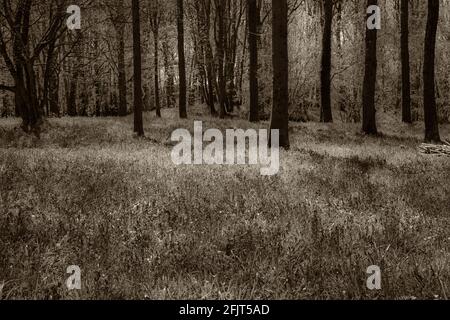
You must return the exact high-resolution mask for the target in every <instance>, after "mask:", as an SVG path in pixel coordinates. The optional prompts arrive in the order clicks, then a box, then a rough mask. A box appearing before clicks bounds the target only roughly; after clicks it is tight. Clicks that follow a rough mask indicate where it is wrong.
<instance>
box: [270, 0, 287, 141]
mask: <svg viewBox="0 0 450 320" xmlns="http://www.w3.org/2000/svg"><path fill="white" fill-rule="evenodd" d="M272 64H273V106H272V116H271V120H270V129H271V130H276V129H278V130H279V133H280V147H283V148H286V149H288V148H289V87H288V85H289V56H288V6H287V0H272Z"/></svg>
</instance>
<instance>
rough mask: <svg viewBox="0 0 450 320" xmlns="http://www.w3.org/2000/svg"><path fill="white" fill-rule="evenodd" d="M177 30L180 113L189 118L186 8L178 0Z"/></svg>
mask: <svg viewBox="0 0 450 320" xmlns="http://www.w3.org/2000/svg"><path fill="white" fill-rule="evenodd" d="M177 9H178V14H177V30H178V74H179V78H180V83H179V101H178V105H179V112H180V118H182V119H185V118H187V111H186V104H187V102H186V59H185V56H184V8H183V0H177Z"/></svg>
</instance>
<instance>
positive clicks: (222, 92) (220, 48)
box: [216, 0, 226, 119]
mask: <svg viewBox="0 0 450 320" xmlns="http://www.w3.org/2000/svg"><path fill="white" fill-rule="evenodd" d="M216 11H217V12H216V14H217V24H218V39H217V61H218V85H217V87H218V88H217V91H218V96H219V104H220V108H219V118H220V119H223V118H225V115H226V108H225V104H226V101H225V99H226V82H225V70H224V63H225V17H224V14H225V1H223V0H216Z"/></svg>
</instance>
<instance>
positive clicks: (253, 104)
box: [247, 0, 259, 122]
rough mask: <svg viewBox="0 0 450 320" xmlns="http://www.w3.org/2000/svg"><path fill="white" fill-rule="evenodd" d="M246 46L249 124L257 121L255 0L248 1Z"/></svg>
mask: <svg viewBox="0 0 450 320" xmlns="http://www.w3.org/2000/svg"><path fill="white" fill-rule="evenodd" d="M247 6H248V7H247V11H248V33H249V36H248V46H249V55H250V67H249V83H250V115H249V120H250V122H258V121H259V97H258V94H259V93H258V90H259V89H258V24H259V21H258V12H257V11H258V4H257V0H248V3H247Z"/></svg>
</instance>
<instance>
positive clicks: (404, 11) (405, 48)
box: [400, 0, 412, 123]
mask: <svg viewBox="0 0 450 320" xmlns="http://www.w3.org/2000/svg"><path fill="white" fill-rule="evenodd" d="M400 10H401V18H400V20H401V57H402V121H403V122H405V123H412V117H411V69H410V65H409V0H401V9H400Z"/></svg>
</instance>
